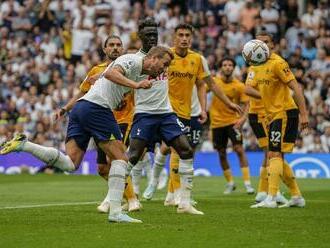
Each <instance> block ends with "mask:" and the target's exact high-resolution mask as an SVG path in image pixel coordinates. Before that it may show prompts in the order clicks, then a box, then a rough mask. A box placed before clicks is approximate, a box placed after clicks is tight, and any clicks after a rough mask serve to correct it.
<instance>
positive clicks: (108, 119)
mask: <svg viewBox="0 0 330 248" xmlns="http://www.w3.org/2000/svg"><path fill="white" fill-rule="evenodd" d="M91 137H93V138H94V140H95V142H96V144H97V143H99V142H100V141H110V140H121V139H122V134H121V132H120V129H119V127H118V124H117V122H116V120H115V117H114V116H113V113H112V111H111V110H110V109H108V108H104V107H102V106H100V105H98V104H95V103H92V102H89V101H86V100H80V101H78V102H77V103H76V104H75V105H74V107H73V109H72V111H71V112H70V115H69V125H68V131H67V138H66V140H67V141H68V140H69V139H72V138H73V139H74V140H75V141H76V142H77V144H78V146H79V148H80V149H82V150H83V151H86V149H87V146H88V143H89V139H90V138H91Z"/></svg>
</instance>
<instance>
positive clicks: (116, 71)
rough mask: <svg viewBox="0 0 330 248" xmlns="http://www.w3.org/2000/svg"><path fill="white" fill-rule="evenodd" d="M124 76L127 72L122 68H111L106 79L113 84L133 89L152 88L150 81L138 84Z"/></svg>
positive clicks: (106, 73)
mask: <svg viewBox="0 0 330 248" xmlns="http://www.w3.org/2000/svg"><path fill="white" fill-rule="evenodd" d="M124 75H125V72H124V70H123V69H122V68H121V67H120V66H114V67H110V68H108V69H107V70H106V71H105V73H104V77H105V78H106V79H108V80H110V81H111V82H113V83H115V84H120V85H123V86H126V87H130V88H132V89H140V88H143V89H149V88H150V87H151V86H152V83H151V82H150V81H149V80H143V81H141V82H139V83H137V82H134V81H133V80H130V79H128V78H127V77H125V76H124Z"/></svg>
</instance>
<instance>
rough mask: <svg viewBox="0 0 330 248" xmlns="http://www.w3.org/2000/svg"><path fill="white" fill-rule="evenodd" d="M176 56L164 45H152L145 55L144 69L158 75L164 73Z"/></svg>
mask: <svg viewBox="0 0 330 248" xmlns="http://www.w3.org/2000/svg"><path fill="white" fill-rule="evenodd" d="M173 58H174V55H173V52H172V51H171V50H170V49H169V48H167V47H163V46H155V47H152V48H151V49H150V50H149V52H148V53H147V55H146V56H145V61H146V63H144V70H145V71H146V72H147V74H148V75H150V76H152V77H157V76H158V75H160V74H161V73H163V72H164V71H165V70H166V68H167V67H168V66H169V65H170V63H171V61H172V59H173Z"/></svg>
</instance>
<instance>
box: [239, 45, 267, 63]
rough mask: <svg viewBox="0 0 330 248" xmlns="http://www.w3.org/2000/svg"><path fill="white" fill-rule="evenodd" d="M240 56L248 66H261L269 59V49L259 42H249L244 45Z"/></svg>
mask: <svg viewBox="0 0 330 248" xmlns="http://www.w3.org/2000/svg"><path fill="white" fill-rule="evenodd" d="M242 56H243V58H244V60H245V62H246V63H248V64H249V65H261V64H263V63H265V62H266V61H267V59H268V58H269V49H268V46H267V45H266V43H265V42H263V41H261V40H250V41H248V42H247V43H246V44H245V45H244V47H243V51H242Z"/></svg>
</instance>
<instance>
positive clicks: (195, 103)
mask: <svg viewBox="0 0 330 248" xmlns="http://www.w3.org/2000/svg"><path fill="white" fill-rule="evenodd" d="M202 64H203V67H204V71H205V73H206V75H207V76H211V72H210V68H209V66H208V64H207V60H206V59H205V58H204V56H202ZM201 112H202V107H201V104H200V103H199V99H198V94H197V88H196V85H194V88H193V93H192V96H191V117H196V116H199V115H200V114H201Z"/></svg>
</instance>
